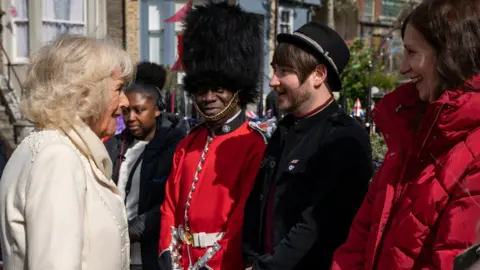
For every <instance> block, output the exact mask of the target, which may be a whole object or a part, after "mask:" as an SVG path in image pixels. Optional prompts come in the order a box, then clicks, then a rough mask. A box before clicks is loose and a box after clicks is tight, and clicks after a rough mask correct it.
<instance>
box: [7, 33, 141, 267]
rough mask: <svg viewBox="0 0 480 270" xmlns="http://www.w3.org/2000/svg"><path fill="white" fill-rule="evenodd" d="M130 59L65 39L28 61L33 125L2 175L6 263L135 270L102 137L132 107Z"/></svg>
mask: <svg viewBox="0 0 480 270" xmlns="http://www.w3.org/2000/svg"><path fill="white" fill-rule="evenodd" d="M134 69H135V67H134V65H133V63H132V62H131V60H130V56H129V55H128V54H127V53H126V52H125V51H123V50H122V49H120V48H119V47H117V46H115V45H114V44H112V43H109V42H107V41H104V40H96V39H92V38H87V37H81V36H63V37H60V38H59V39H57V40H56V41H54V42H52V43H50V44H47V45H46V46H45V47H43V48H41V49H40V51H38V52H37V53H36V54H35V55H34V56H33V57H32V59H31V64H30V67H29V70H28V73H27V80H26V82H25V88H26V89H27V90H26V91H25V97H24V100H23V106H24V110H25V113H26V115H27V117H28V118H29V119H30V120H31V121H33V122H35V126H36V130H35V131H33V132H32V133H31V134H30V135H28V136H27V138H26V139H24V140H23V141H22V143H21V144H20V145H19V146H18V147H17V149H16V150H15V152H14V153H13V155H12V157H11V158H10V160H9V161H8V163H7V166H6V168H5V170H4V172H3V175H2V179H1V181H0V227H1V228H2V230H1V232H2V233H1V235H0V238H1V244H2V251H3V259H4V263H5V268H6V269H14V268H21V269H39V270H43V269H45V270H47V269H128V267H129V256H128V251H129V239H128V235H127V234H126V233H125V232H126V231H127V218H126V215H125V208H124V205H123V201H122V200H121V199H120V197H119V196H118V194H119V191H118V189H117V188H116V186H115V185H114V183H113V182H112V181H111V179H110V178H111V174H112V163H111V162H110V159H109V157H108V154H107V152H106V150H105V147H104V146H103V144H102V143H101V141H100V137H102V136H106V135H113V133H114V132H115V129H116V119H115V118H116V117H117V116H118V115H119V114H120V109H121V108H122V107H126V106H128V100H127V99H126V97H125V95H124V93H123V88H124V85H126V84H128V83H129V81H130V80H131V78H132V77H133V74H134Z"/></svg>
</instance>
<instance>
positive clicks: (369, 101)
mask: <svg viewBox="0 0 480 270" xmlns="http://www.w3.org/2000/svg"><path fill="white" fill-rule="evenodd" d="M372 31H373V30H372ZM373 42H374V35H373V33H372V35H371V36H370V48H371V50H372V59H371V60H370V74H369V76H368V84H367V88H368V89H367V110H366V112H367V113H366V115H365V123H366V124H367V125H369V129H370V124H371V123H370V111H371V108H372V86H373V72H374V70H375V60H376V58H377V53H376V51H375V48H374V44H373Z"/></svg>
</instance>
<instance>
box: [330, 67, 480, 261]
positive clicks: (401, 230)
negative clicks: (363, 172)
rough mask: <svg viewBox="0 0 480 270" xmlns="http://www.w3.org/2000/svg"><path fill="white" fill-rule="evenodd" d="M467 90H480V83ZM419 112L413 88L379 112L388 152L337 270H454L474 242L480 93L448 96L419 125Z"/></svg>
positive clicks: (479, 211)
mask: <svg viewBox="0 0 480 270" xmlns="http://www.w3.org/2000/svg"><path fill="white" fill-rule="evenodd" d="M469 83H471V84H474V85H475V86H476V87H477V88H480V76H477V77H475V78H474V79H472V80H470V81H469ZM421 111H422V104H421V102H420V101H419V99H418V92H417V91H416V89H415V86H414V85H412V84H406V85H403V86H401V87H399V88H398V89H397V90H395V91H394V92H392V93H390V94H388V95H386V96H385V97H384V98H383V99H382V101H381V102H379V103H378V105H377V107H376V108H375V109H374V111H373V113H372V117H373V118H374V120H375V122H376V123H377V127H378V129H379V130H380V131H381V132H382V134H383V135H384V138H385V140H386V143H387V146H388V149H389V151H388V153H387V155H386V158H385V161H384V164H383V166H382V168H381V169H380V171H379V172H378V173H377V175H376V176H375V179H374V180H373V182H372V184H371V187H370V190H369V192H368V194H367V196H366V198H365V200H364V202H363V205H362V206H361V208H360V210H359V211H358V213H357V215H356V217H355V219H354V221H353V224H352V226H351V228H350V234H349V236H348V239H347V241H346V243H345V244H344V245H342V246H341V247H340V248H339V249H338V250H337V251H336V253H335V256H334V259H333V265H332V269H335V270H337V269H342V270H355V269H379V270H384V269H388V270H396V269H409V270H410V269H442V270H444V269H452V268H453V259H454V257H455V256H456V255H457V254H458V253H460V252H461V251H462V250H463V249H465V248H467V247H468V246H470V245H471V244H472V243H474V242H475V240H476V226H477V224H479V223H478V222H479V220H480V157H479V153H480V92H477V93H474V92H463V91H459V90H454V91H446V92H445V93H444V94H442V96H441V97H440V98H439V99H438V100H437V101H434V102H432V103H430V105H429V106H428V107H427V109H426V110H425V112H424V115H423V117H422V118H421V121H420V122H418V121H416V119H420V117H419V116H420V113H421ZM415 126H417V128H415ZM415 130H417V131H415Z"/></svg>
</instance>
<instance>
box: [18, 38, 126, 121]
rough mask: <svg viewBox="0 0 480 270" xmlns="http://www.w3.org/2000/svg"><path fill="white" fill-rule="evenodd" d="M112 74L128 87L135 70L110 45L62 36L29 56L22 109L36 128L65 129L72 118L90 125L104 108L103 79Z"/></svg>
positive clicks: (120, 51)
mask: <svg viewBox="0 0 480 270" xmlns="http://www.w3.org/2000/svg"><path fill="white" fill-rule="evenodd" d="M116 69H118V70H120V71H121V74H122V78H123V79H124V80H125V84H128V83H130V82H131V80H132V79H133V77H134V73H135V65H134V63H133V61H132V59H131V58H130V56H129V55H128V53H127V52H125V51H124V50H123V49H122V48H121V47H119V46H117V45H115V44H114V43H112V42H111V41H109V40H100V39H95V38H90V37H84V36H71V35H66V36H61V37H59V38H58V39H56V40H55V41H53V42H51V43H49V44H47V45H46V46H44V47H42V48H41V49H40V50H39V51H38V52H37V53H36V54H34V55H33V56H32V57H31V62H30V66H29V68H28V73H27V78H26V81H25V83H24V89H25V90H24V93H23V96H22V109H23V111H24V112H25V114H26V116H27V118H28V119H29V120H31V121H33V122H35V124H36V125H37V126H38V127H39V128H63V127H68V126H69V123H71V121H72V119H75V117H79V118H80V119H82V120H83V121H84V122H85V123H87V124H90V123H94V122H95V121H97V120H98V119H99V118H100V117H101V116H102V114H103V113H104V112H105V110H106V108H107V106H108V102H109V99H110V94H109V89H108V81H109V80H108V79H109V78H110V76H111V75H112V73H113V71H114V70H116Z"/></svg>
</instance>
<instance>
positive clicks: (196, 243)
mask: <svg viewBox="0 0 480 270" xmlns="http://www.w3.org/2000/svg"><path fill="white" fill-rule="evenodd" d="M224 235H225V233H224V232H217V233H204V232H200V233H191V232H189V231H185V229H184V228H183V227H179V228H178V237H179V238H180V240H181V241H182V242H184V243H185V244H187V245H191V246H192V247H199V248H207V247H211V246H213V245H214V244H215V243H216V242H217V241H218V240H220V239H222V238H223V236H224Z"/></svg>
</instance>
